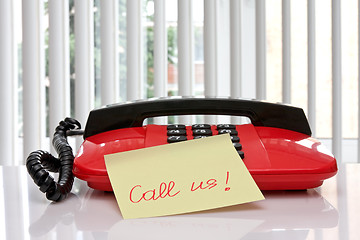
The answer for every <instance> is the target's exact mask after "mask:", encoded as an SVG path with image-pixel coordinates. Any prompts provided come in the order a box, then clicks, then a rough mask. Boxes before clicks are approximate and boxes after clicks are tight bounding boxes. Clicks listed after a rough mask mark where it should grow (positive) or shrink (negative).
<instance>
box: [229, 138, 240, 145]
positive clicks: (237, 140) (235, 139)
mask: <svg viewBox="0 0 360 240" xmlns="http://www.w3.org/2000/svg"><path fill="white" fill-rule="evenodd" d="M230 139H231V141H232V142H233V143H237V142H240V138H239V137H238V136H230Z"/></svg>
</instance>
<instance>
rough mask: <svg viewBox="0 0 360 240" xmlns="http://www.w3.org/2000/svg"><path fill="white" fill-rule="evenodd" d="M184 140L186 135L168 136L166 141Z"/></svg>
mask: <svg viewBox="0 0 360 240" xmlns="http://www.w3.org/2000/svg"><path fill="white" fill-rule="evenodd" d="M186 140H187V138H186V136H170V137H168V138H167V142H168V143H175V142H182V141H186Z"/></svg>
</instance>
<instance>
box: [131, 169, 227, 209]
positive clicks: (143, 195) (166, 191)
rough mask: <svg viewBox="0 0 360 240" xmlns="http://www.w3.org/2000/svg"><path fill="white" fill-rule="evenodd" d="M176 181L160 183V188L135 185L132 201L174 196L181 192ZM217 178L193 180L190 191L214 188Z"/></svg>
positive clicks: (137, 201) (138, 201)
mask: <svg viewBox="0 0 360 240" xmlns="http://www.w3.org/2000/svg"><path fill="white" fill-rule="evenodd" d="M229 176H230V174H229V172H226V181H225V183H226V185H227V184H228V183H229ZM175 185H176V184H175V182H174V181H169V182H168V183H165V182H162V183H160V185H159V188H154V189H150V190H147V189H144V188H143V187H142V186H141V185H135V186H134V187H132V188H131V190H130V194H129V198H130V201H131V202H132V203H140V202H142V201H151V200H153V201H156V200H158V199H162V198H173V197H175V196H177V195H178V194H180V190H178V189H176V186H175ZM217 185H218V184H217V180H216V179H214V178H210V179H209V180H207V181H206V182H204V181H201V182H200V183H195V182H192V184H191V185H190V191H191V192H194V191H200V190H205V189H212V188H214V187H216V186H217ZM229 190H230V188H229V187H226V188H225V191H229Z"/></svg>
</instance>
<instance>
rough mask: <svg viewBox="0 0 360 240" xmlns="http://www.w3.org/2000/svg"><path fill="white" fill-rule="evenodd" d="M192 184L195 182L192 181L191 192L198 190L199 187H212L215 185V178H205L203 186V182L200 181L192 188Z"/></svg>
mask: <svg viewBox="0 0 360 240" xmlns="http://www.w3.org/2000/svg"><path fill="white" fill-rule="evenodd" d="M194 184H195V182H193V183H192V185H191V191H192V192H193V191H196V190H198V189H199V188H200V189H207V188H208V189H212V188H213V187H216V186H217V183H216V179H213V178H211V179H209V180H207V181H206V185H205V186H203V184H204V182H200V184H199V186H197V187H196V188H194Z"/></svg>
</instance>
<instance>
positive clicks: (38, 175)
mask: <svg viewBox="0 0 360 240" xmlns="http://www.w3.org/2000/svg"><path fill="white" fill-rule="evenodd" d="M80 128H81V125H80V123H79V122H78V121H77V120H75V119H73V118H65V119H64V120H63V121H61V122H60V123H59V126H57V127H56V129H55V133H54V137H53V141H52V144H53V146H54V148H55V150H56V152H57V153H58V154H59V158H56V157H54V156H53V155H51V154H50V153H48V152H45V151H42V150H37V151H34V152H32V153H30V155H29V156H28V158H27V159H26V168H27V170H28V173H29V174H30V176H31V177H32V179H33V180H34V182H35V184H36V185H38V186H39V189H40V191H42V192H43V193H46V198H47V199H49V200H52V201H55V202H58V201H61V200H63V199H65V198H66V197H67V195H68V193H69V192H70V191H71V188H72V185H73V182H74V176H73V173H72V168H73V163H74V155H73V151H72V148H71V147H70V145H69V143H68V141H67V131H68V135H74V133H72V134H71V130H74V129H80ZM74 132H77V134H76V135H79V134H80V133H81V132H79V131H74ZM49 171H50V172H59V179H58V181H57V182H55V181H54V178H53V177H52V176H51V175H50V174H49Z"/></svg>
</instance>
